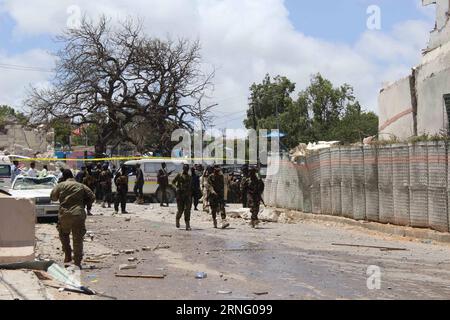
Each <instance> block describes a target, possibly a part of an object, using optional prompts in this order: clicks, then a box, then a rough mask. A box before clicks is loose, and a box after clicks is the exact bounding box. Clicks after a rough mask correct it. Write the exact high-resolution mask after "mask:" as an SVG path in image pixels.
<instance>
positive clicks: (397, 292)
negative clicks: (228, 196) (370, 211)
mask: <svg viewBox="0 0 450 320" xmlns="http://www.w3.org/2000/svg"><path fill="white" fill-rule="evenodd" d="M128 208H129V211H130V212H131V213H132V214H129V215H126V216H122V215H118V216H112V215H111V214H112V210H111V209H102V208H100V207H99V206H98V205H96V206H95V207H94V210H93V213H94V214H95V216H94V217H89V218H88V222H87V226H88V230H89V234H88V236H86V242H85V250H86V264H85V266H86V268H85V270H84V271H83V272H82V278H83V281H84V283H85V284H86V285H88V286H90V287H92V288H93V289H95V290H97V291H100V292H104V293H105V294H107V295H110V296H114V297H116V298H118V299H178V300H186V299H221V300H223V299H225V300H226V299H235V300H236V299H257V300H264V299H276V300H278V299H283V300H289V299H418V298H420V299H422V298H423V299H448V298H450V245H447V244H438V243H431V242H429V241H420V240H414V239H407V238H398V237H391V236H387V235H385V234H381V233H376V232H371V231H367V230H363V229H359V228H356V227H349V226H346V225H343V224H339V223H324V222H315V221H310V220H304V221H302V220H300V221H298V222H297V223H295V224H281V223H263V224H261V225H260V228H259V229H258V230H253V229H251V228H250V227H249V226H248V221H245V220H243V219H241V218H234V219H233V218H232V219H230V222H231V228H230V229H227V230H216V229H213V227H212V222H211V220H210V218H209V216H208V215H207V214H206V213H202V212H193V215H192V227H193V231H192V232H186V231H184V230H183V229H181V230H177V229H176V228H175V226H174V224H175V223H174V222H175V211H176V208H175V207H170V208H160V207H159V206H157V205H145V206H137V205H129V206H128ZM228 210H229V211H230V212H232V211H233V210H234V207H233V206H231V207H229V208H228ZM37 237H38V252H39V254H40V255H41V257H43V258H52V259H55V260H57V261H60V262H61V261H62V253H61V250H60V244H59V240H58V239H57V233H56V230H55V226H54V225H51V224H40V225H38V228H37ZM336 243H337V244H353V245H364V246H381V247H392V248H399V249H405V250H404V251H382V250H380V249H376V248H366V247H351V246H336V245H333V244H336ZM144 249H145V250H144ZM127 250H130V252H131V251H132V250H134V252H133V253H129V254H127V253H125V251H127ZM133 258H134V259H135V261H129V260H133ZM125 264H127V265H136V269H134V270H119V266H120V265H125ZM371 266H372V267H371ZM373 266H374V267H373ZM368 269H369V271H370V272H375V273H373V274H372V273H369V274H368ZM374 270H375V271H374ZM377 270H379V271H380V275H379V277H378V274H377V273H376V271H377ZM197 272H205V273H206V274H207V278H206V279H201V280H200V279H196V273H197ZM116 274H131V275H138V274H141V275H165V276H166V277H165V278H164V279H134V278H118V277H116ZM368 279H369V287H370V288H371V289H372V290H371V289H369V288H368ZM378 280H379V281H378ZM378 284H379V286H378ZM378 287H379V289H377V288H378ZM96 299H101V297H96Z"/></svg>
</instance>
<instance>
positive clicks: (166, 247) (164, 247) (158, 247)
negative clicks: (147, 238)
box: [153, 244, 170, 251]
mask: <svg viewBox="0 0 450 320" xmlns="http://www.w3.org/2000/svg"><path fill="white" fill-rule="evenodd" d="M160 249H170V246H167V245H159V244H158V245H157V246H156V247H155V248H154V249H153V251H156V250H160Z"/></svg>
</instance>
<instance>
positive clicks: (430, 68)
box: [416, 45, 450, 135]
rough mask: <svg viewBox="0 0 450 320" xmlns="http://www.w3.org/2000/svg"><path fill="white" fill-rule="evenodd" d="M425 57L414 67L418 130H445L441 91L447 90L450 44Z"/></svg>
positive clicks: (431, 132) (436, 132)
mask: <svg viewBox="0 0 450 320" xmlns="http://www.w3.org/2000/svg"><path fill="white" fill-rule="evenodd" d="M428 55H430V56H429V57H428V56H425V57H424V63H423V64H422V65H421V66H419V67H418V68H417V79H416V81H417V82H416V89H417V131H418V132H417V133H418V134H419V135H421V134H430V135H433V134H440V133H446V132H447V124H448V119H447V113H446V111H445V105H444V98H443V95H444V94H450V46H448V45H447V46H444V47H441V48H438V49H436V50H434V52H431V53H429V54H428Z"/></svg>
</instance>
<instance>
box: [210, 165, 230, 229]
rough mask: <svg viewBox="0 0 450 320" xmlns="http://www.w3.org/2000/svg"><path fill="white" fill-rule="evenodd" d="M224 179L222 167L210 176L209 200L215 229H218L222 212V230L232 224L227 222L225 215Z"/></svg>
mask: <svg viewBox="0 0 450 320" xmlns="http://www.w3.org/2000/svg"><path fill="white" fill-rule="evenodd" d="M224 187H225V184H224V177H223V174H222V172H221V170H220V167H218V166H216V167H215V168H214V173H212V174H210V175H209V176H208V183H207V189H208V200H209V205H210V207H211V213H212V217H213V223H214V228H216V229H217V213H218V212H219V211H220V215H221V218H222V229H225V228H228V227H229V226H230V224H229V223H228V222H227V220H226V219H227V215H226V213H225V199H224Z"/></svg>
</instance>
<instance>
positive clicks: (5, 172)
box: [0, 164, 11, 177]
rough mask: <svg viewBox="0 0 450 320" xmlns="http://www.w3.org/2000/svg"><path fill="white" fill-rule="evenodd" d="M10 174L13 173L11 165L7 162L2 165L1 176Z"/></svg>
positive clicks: (0, 166) (0, 167)
mask: <svg viewBox="0 0 450 320" xmlns="http://www.w3.org/2000/svg"><path fill="white" fill-rule="evenodd" d="M10 175H11V167H10V166H9V165H5V164H2V165H0V176H1V177H8V176H10Z"/></svg>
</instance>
